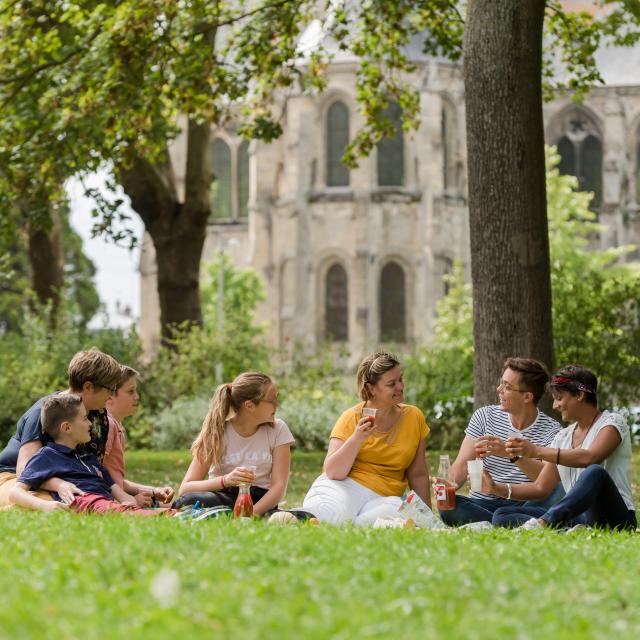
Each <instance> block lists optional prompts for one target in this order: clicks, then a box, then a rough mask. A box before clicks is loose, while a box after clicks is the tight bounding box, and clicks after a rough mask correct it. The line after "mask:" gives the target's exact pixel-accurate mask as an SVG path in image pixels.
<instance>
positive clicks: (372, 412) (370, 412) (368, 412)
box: [362, 407, 378, 418]
mask: <svg viewBox="0 0 640 640" xmlns="http://www.w3.org/2000/svg"><path fill="white" fill-rule="evenodd" d="M376 413H378V410H377V409H374V408H373V407H364V408H363V409H362V416H363V417H364V418H366V417H369V416H370V417H372V418H375V417H376Z"/></svg>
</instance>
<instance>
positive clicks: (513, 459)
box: [509, 456, 522, 463]
mask: <svg viewBox="0 0 640 640" xmlns="http://www.w3.org/2000/svg"><path fill="white" fill-rule="evenodd" d="M518 460H522V456H513V458H509V462H511V463H515V462H518Z"/></svg>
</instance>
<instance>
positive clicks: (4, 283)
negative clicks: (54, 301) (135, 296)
mask: <svg viewBox="0 0 640 640" xmlns="http://www.w3.org/2000/svg"><path fill="white" fill-rule="evenodd" d="M60 214H61V216H60V217H61V219H62V225H63V232H62V241H63V253H64V291H63V295H62V296H61V297H62V299H63V300H64V301H67V302H70V303H71V308H73V310H74V313H75V320H76V322H78V323H79V324H81V325H83V326H84V325H86V324H87V322H89V320H91V318H92V317H93V316H94V315H95V313H96V312H97V311H98V309H99V307H100V298H99V296H98V292H97V290H96V287H95V283H94V278H95V273H96V269H95V266H94V264H93V262H92V261H91V260H90V259H89V258H87V256H86V255H85V254H84V253H83V251H82V238H80V236H79V235H78V234H77V233H76V232H75V231H74V230H73V228H72V227H71V225H70V224H69V210H68V208H66V207H63V208H61V210H60ZM0 254H2V257H1V258H0V322H2V323H3V327H4V330H5V331H19V330H20V326H21V323H22V319H23V309H24V307H25V306H27V305H32V304H33V292H32V291H31V281H30V278H31V275H30V271H31V269H30V265H29V257H28V247H27V233H26V231H25V229H24V223H23V221H18V222H17V223H16V227H15V229H14V233H12V234H8V235H7V236H2V235H0ZM63 304H64V302H63Z"/></svg>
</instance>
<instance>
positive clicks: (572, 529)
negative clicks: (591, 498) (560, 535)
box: [565, 524, 587, 533]
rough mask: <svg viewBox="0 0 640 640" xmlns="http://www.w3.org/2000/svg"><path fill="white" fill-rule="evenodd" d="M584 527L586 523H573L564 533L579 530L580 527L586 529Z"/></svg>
mask: <svg viewBox="0 0 640 640" xmlns="http://www.w3.org/2000/svg"><path fill="white" fill-rule="evenodd" d="M586 528H587V525H586V524H575V525H573V527H569V529H567V530H566V532H565V533H573V532H574V531H580V529H586Z"/></svg>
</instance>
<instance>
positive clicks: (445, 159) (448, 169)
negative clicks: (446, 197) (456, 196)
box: [440, 98, 458, 191]
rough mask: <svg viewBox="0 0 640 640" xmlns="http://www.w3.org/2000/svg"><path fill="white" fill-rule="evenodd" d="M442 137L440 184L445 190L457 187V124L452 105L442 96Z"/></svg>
mask: <svg viewBox="0 0 640 640" xmlns="http://www.w3.org/2000/svg"><path fill="white" fill-rule="evenodd" d="M440 135H441V138H442V185H443V187H444V190H445V191H448V190H451V189H456V188H457V187H458V176H457V167H456V146H457V125H456V114H455V109H454V107H453V105H452V104H451V103H450V102H449V100H446V99H444V98H443V100H442V113H441V120H440Z"/></svg>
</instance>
